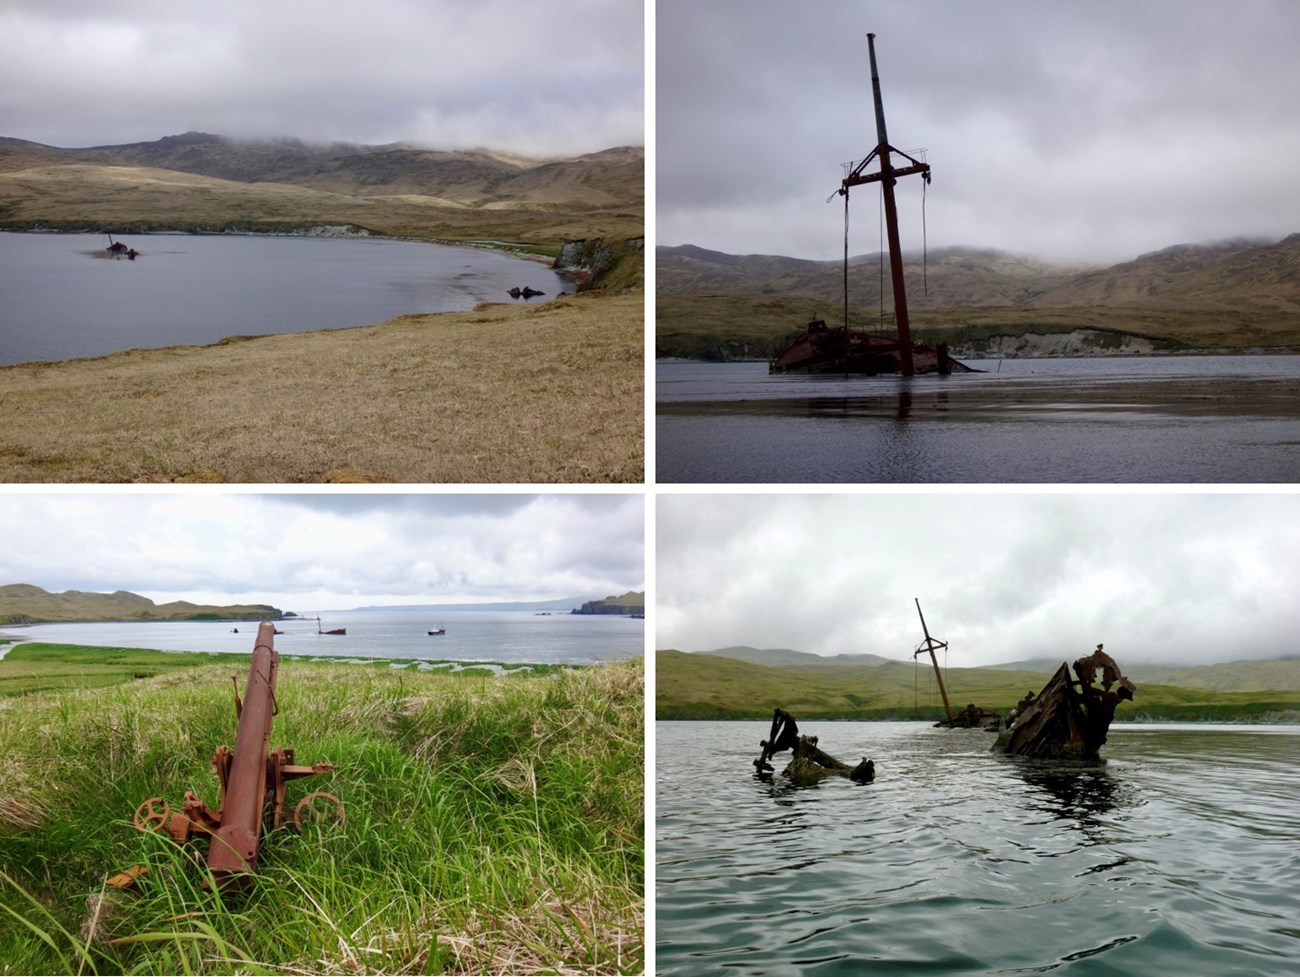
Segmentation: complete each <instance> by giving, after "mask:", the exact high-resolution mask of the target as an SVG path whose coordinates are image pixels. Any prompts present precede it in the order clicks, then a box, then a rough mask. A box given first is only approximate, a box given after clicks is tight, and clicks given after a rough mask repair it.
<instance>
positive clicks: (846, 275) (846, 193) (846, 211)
mask: <svg viewBox="0 0 1300 977" xmlns="http://www.w3.org/2000/svg"><path fill="white" fill-rule="evenodd" d="M840 193H842V194H843V195H844V333H845V335H846V336H847V335H848V331H849V188H848V187H844V188H843V189H841V190H840Z"/></svg>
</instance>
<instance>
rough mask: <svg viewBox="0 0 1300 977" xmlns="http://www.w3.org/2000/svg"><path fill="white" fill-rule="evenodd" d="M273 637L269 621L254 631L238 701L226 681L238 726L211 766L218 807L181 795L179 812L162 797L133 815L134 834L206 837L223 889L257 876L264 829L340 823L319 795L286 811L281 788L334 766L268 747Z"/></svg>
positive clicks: (338, 809) (329, 797) (337, 812)
mask: <svg viewBox="0 0 1300 977" xmlns="http://www.w3.org/2000/svg"><path fill="white" fill-rule="evenodd" d="M274 634H275V626H274V625H273V624H271V623H270V622H266V623H263V624H262V625H260V626H259V627H258V629H257V643H256V644H255V645H254V648H253V660H252V663H251V664H250V665H249V669H248V683H247V685H246V686H245V689H244V697H243V700H242V701H241V699H240V697H239V686H238V681H237V680H236V679H234V678H233V677H232V681H235V682H236V685H235V715H236V717H237V718H238V720H239V727H238V730H237V731H236V733H235V749H234V751H233V752H232V751H231V750H230V749H228V748H227V747H225V746H219V747H217V751H216V755H215V756H214V757H213V760H212V766H213V767H214V769H215V770H216V773H217V780H218V781H219V782H220V785H221V796H220V801H219V802H218V804H217V807H216V808H215V809H214V808H211V807H209V806H208V805H207V804H206V803H204V801H203V800H202V799H201V798H199V797H198V796H197V795H196V794H195V793H194V792H193V791H186V792H185V800H184V802H183V803H182V805H181V810H180V811H179V812H174V811H172V809H171V807H170V805H169V804H168V803H167V802H166V801H165V800H163V799H162V798H161V797H151V798H149V799H148V800H147V801H144V802H143V803H142V804H141V805H140V806H139V807H138V808H136V811H135V826H136V827H137V828H139V829H140V830H141V831H166V832H167V834H169V835H170V836H171V837H172V839H173V840H174V841H176V842H177V843H178V844H184V843H185V842H186V841H188V840H189V839H190V838H191V837H192V836H194V835H208V836H209V838H210V839H211V842H210V844H209V846H208V860H207V864H208V868H209V869H210V870H211V871H212V873H213V875H214V876H215V877H216V878H217V879H218V880H219V881H220V882H221V883H223V884H225V883H229V882H235V883H241V882H244V881H246V880H247V879H248V878H249V876H251V875H252V874H253V873H254V872H255V870H256V868H257V851H258V846H259V845H260V844H261V840H262V833H263V831H264V830H274V829H276V828H279V827H282V826H284V825H289V826H293V827H301V826H302V825H303V824H304V823H306V822H308V821H318V820H326V819H330V820H336V821H339V822H342V820H343V804H342V802H341V801H340V800H339V799H338V798H337V797H335V796H334V795H333V794H327V793H324V792H318V793H314V794H308V795H307V796H306V797H304V798H303V799H302V800H301V801H299V802H298V804H297V806H296V807H295V808H294V809H293V812H292V813H286V810H285V785H286V784H287V783H288V782H289V781H290V780H296V779H298V778H299V777H309V776H312V775H313V774H321V773H328V772H329V771H331V770H334V769H335V767H334V765H333V764H330V763H317V764H313V765H312V766H310V767H308V766H300V765H296V764H295V763H294V762H293V760H294V757H293V750H290V749H285V748H284V747H276V748H275V749H274V750H272V749H270V743H271V721H272V719H273V718H274V716H275V715H276V713H277V712H278V711H279V708H278V706H277V704H276V701H275V680H276V673H277V672H278V670H279V667H280V655H279V653H278V652H277V651H276V650H275V645H274V642H275V638H274ZM134 871H135V870H132V872H134ZM124 874H129V873H124ZM137 874H138V873H137ZM115 878H120V877H118V876H115ZM111 884H114V885H117V884H119V883H116V882H114V883H111ZM128 884H129V883H128Z"/></svg>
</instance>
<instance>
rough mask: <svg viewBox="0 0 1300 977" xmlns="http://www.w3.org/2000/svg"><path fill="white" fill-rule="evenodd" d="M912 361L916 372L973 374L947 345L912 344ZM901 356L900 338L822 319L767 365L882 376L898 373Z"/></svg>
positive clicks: (782, 370)
mask: <svg viewBox="0 0 1300 977" xmlns="http://www.w3.org/2000/svg"><path fill="white" fill-rule="evenodd" d="M912 363H913V369H914V371H915V372H916V373H938V374H946V373H952V372H956V373H971V372H974V371H972V370H971V368H970V367H968V366H966V365H965V364H964V363H959V362H958V361H957V360H954V359H952V358H950V357H949V356H948V351H947V347H946V346H940V347H938V348H937V349H936V348H935V347H932V346H927V345H926V344H925V343H913V344H912ZM900 370H901V358H900V354H899V344H898V340H897V339H892V338H887V337H884V336H872V335H869V334H868V333H863V332H857V331H855V330H852V329H846V328H845V327H843V326H838V327H835V328H829V327H827V326H825V325H824V324H821V323H819V322H814V323H811V324H809V326H808V329H807V330H806V331H805V332H804V333H803V334H802V335H800V336H797V337H796V338H795V339H794V340H792V341H791V342H790V344H789V345H788V346H786V348H785V349H784V350H782V351H781V353H780V354H779V355H778V356H777V357H776V358H775V359H773V360H772V361H771V362H770V363H769V364H768V373H773V374H776V373H841V374H843V373H852V374H856V375H859V376H879V375H887V374H891V373H898V372H900Z"/></svg>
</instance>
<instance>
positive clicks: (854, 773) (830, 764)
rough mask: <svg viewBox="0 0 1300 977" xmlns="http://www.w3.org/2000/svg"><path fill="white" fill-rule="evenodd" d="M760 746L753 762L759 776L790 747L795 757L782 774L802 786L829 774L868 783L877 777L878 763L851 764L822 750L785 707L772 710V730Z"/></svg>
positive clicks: (766, 772) (869, 761)
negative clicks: (777, 754) (759, 751)
mask: <svg viewBox="0 0 1300 977" xmlns="http://www.w3.org/2000/svg"><path fill="white" fill-rule="evenodd" d="M758 745H759V746H760V747H761V748H762V752H761V753H760V754H759V755H758V759H756V760H755V761H754V766H755V768H756V769H757V770H758V772H759V775H760V776H761V775H763V774H769V773H771V772H772V771H773V769H774V768H773V767H772V765H771V764H770V763H768V762H767V761H768V760H769V759H771V757H772V756H773V755H774V754H776V753H784V752H785V751H786V750H790V751H791V753H792V758H791V760H790V763H789V764H788V765H787V766H786V768H785V769H784V770H783V771H781V773H782V775H783V776H785V777H788V778H789V779H790V780H792V781H793V782H794V783H795V784H798V785H799V786H811V785H812V784H816V783H819V782H821V781H822V780H825V779H826V778H827V777H847V778H848V779H849V780H852V781H853V782H854V783H857V784H866V783H870V782H871V781H872V780H874V779H875V777H876V765H875V763H874V762H873V761H871V760H868V759H866V758H865V757H863V759H862V761H861V762H860V763H859V764H858V765H857V766H855V767H851V766H849V765H848V764H847V763H843V762H842V761H840V760H837V759H836V758H835V757H833V756H831V755H830V754H829V753H825V752H823V751H822V750H821V749H819V748H818V746H817V737H816V736H803V735H801V734H800V733H799V725H798V723H796V722H795V719H794V716H792V715H790V714H789V713H788V712H786V711H785V710H784V709H776V710H774V711H773V713H772V731H771V732H770V733H769V734H768V738H767V739H765V740H761V741H760V742H759V744H758Z"/></svg>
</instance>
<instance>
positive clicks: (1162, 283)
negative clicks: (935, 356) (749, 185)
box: [655, 234, 1300, 359]
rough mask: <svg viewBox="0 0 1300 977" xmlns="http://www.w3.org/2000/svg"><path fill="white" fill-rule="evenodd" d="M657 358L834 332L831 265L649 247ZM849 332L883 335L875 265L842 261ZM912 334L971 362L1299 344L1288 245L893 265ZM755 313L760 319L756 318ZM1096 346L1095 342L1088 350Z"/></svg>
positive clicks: (1000, 255) (886, 301)
mask: <svg viewBox="0 0 1300 977" xmlns="http://www.w3.org/2000/svg"><path fill="white" fill-rule="evenodd" d="M655 261H656V289H657V291H658V292H659V297H660V307H661V310H662V311H661V314H660V315H659V316H658V328H657V333H656V346H657V349H658V352H659V355H661V356H686V357H705V358H722V359H726V358H739V357H743V356H746V355H749V356H758V357H763V356H766V355H768V350H769V348H770V347H771V346H772V345H773V344H774V343H779V342H780V341H781V340H782V339H783V338H784V337H785V335H786V334H788V333H789V332H790V331H792V330H794V329H796V328H798V327H800V326H802V325H803V323H804V322H806V321H807V320H808V319H809V318H813V317H824V318H826V319H827V320H828V321H830V322H832V323H834V324H839V323H840V322H842V321H843V301H844V297H843V269H842V265H841V263H840V262H834V261H831V262H826V261H808V260H803V259H797V258H788V257H782V256H776V255H730V254H724V253H721V252H717V251H708V250H705V249H703V248H698V247H695V246H692V245H683V246H679V247H660V248H658V249H657V250H656V255H655ZM850 266H851V267H850V274H849V303H850V306H851V307H852V311H851V315H850V318H851V321H852V322H853V323H854V324H855V325H859V326H866V327H870V326H872V325H874V324H877V323H879V322H880V321H881V319H882V308H883V309H884V310H886V311H885V312H884V314H883V320H884V324H885V325H887V326H889V327H891V328H892V314H891V310H892V303H893V296H892V288H891V286H890V278H889V275H888V273H885V274H883V275H882V274H881V272H880V255H879V254H871V255H859V256H857V257H855V258H852V259H850ZM904 266H905V271H906V275H907V280H908V302H909V305H910V307H911V308H912V309H913V310H914V312H915V315H914V316H913V322H912V328H913V331H914V333H916V334H918V335H919V336H920V337H922V338H924V339H926V340H927V341H930V342H939V341H943V342H949V343H951V344H953V345H954V346H962V347H964V348H963V355H980V353H981V350H982V346H987V345H988V341H989V339H990V338H991V337H994V336H1001V335H1022V334H1025V333H1027V332H1038V333H1056V332H1069V331H1073V330H1078V329H1086V330H1094V331H1097V332H1100V333H1107V334H1113V335H1120V336H1134V337H1138V338H1141V339H1143V340H1146V341H1148V342H1149V343H1151V344H1152V346H1153V348H1154V349H1156V350H1172V349H1178V348H1186V347H1193V348H1223V347H1287V348H1290V347H1295V346H1300V234H1292V235H1290V236H1289V237H1286V238H1284V239H1282V240H1280V241H1276V242H1266V241H1256V240H1245V239H1237V240H1231V241H1223V242H1219V243H1215V244H1206V245H1190V244H1180V245H1175V246H1173V247H1169V248H1165V249H1164V250H1161V251H1156V252H1152V253H1150V254H1145V255H1142V256H1140V257H1138V258H1136V259H1134V260H1133V261H1128V262H1123V263H1120V264H1116V265H1112V266H1109V267H1105V268H1080V267H1067V266H1057V265H1050V264H1047V263H1044V262H1040V261H1037V260H1035V259H1033V258H1028V257H1023V256H1017V255H1011V254H1007V253H1006V252H1002V251H996V250H993V249H981V248H945V249H941V250H936V251H933V252H931V253H930V254H929V255H928V257H927V258H926V259H925V260H924V261H923V260H922V256H921V255H920V254H912V255H908V256H906V257H905V260H904ZM765 311H766V312H767V313H768V314H765ZM1100 345H1101V346H1102V347H1103V348H1104V347H1105V345H1106V344H1105V342H1102V343H1100Z"/></svg>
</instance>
